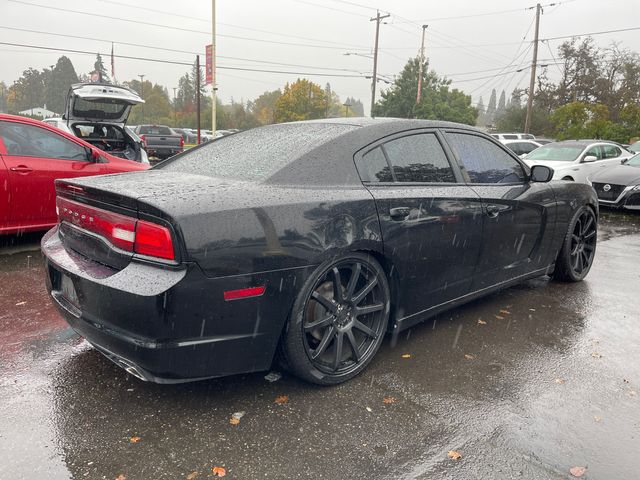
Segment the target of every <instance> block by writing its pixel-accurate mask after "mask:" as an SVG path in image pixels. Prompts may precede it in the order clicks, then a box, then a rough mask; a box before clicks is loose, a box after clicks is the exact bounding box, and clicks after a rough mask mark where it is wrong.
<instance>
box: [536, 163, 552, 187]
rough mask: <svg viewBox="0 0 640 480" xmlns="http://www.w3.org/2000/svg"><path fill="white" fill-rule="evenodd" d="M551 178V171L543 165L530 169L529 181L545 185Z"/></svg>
mask: <svg viewBox="0 0 640 480" xmlns="http://www.w3.org/2000/svg"><path fill="white" fill-rule="evenodd" d="M552 178H553V169H552V168H549V167H547V166H545V165H534V166H533V167H531V181H532V182H542V183H546V182H549V181H551V179H552Z"/></svg>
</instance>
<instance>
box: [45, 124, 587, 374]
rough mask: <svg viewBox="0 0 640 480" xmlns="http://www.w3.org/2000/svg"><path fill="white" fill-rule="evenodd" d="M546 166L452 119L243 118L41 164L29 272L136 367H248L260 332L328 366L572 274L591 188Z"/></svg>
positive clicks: (299, 357) (80, 325)
mask: <svg viewBox="0 0 640 480" xmlns="http://www.w3.org/2000/svg"><path fill="white" fill-rule="evenodd" d="M320 160H321V161H320ZM354 160H355V161H354ZM552 175H553V172H552V170H551V169H550V168H548V167H546V166H536V167H533V168H532V169H529V168H528V167H527V166H526V165H525V164H524V163H522V161H521V160H520V159H519V158H518V157H517V156H516V155H514V154H513V153H512V152H511V151H509V150H508V149H506V148H505V147H504V146H503V145H501V144H500V143H499V142H497V141H495V140H494V139H492V138H491V137H489V136H488V135H486V134H484V133H482V132H480V131H479V130H476V129H475V128H472V127H468V126H466V125H457V124H452V123H447V122H433V121H425V120H401V119H369V118H360V119H355V118H349V119H348V120H347V119H331V120H325V121H311V122H298V123H295V122H294V123H288V124H279V125H270V126H264V127H259V128H255V129H251V130H248V131H244V132H240V133H237V134H235V135H229V136H226V137H223V138H221V139H218V140H216V141H214V142H209V143H206V144H204V145H201V146H199V147H194V148H192V149H190V150H189V151H187V152H185V153H184V154H183V155H179V156H176V157H174V158H173V159H169V160H167V161H166V162H163V163H162V164H160V165H158V166H156V167H154V168H153V169H152V170H150V171H148V172H140V173H133V174H128V175H122V176H117V177H105V178H93V179H82V180H64V181H58V182H57V186H56V188H57V192H58V195H59V196H58V208H59V211H60V216H59V219H60V222H59V224H58V226H57V227H56V228H55V229H53V230H52V231H51V232H49V233H48V234H47V235H46V237H44V238H43V240H42V251H43V253H44V255H45V257H46V265H47V268H45V272H47V273H46V282H47V288H48V289H49V291H50V292H51V295H52V297H53V299H54V302H55V304H56V305H57V306H58V308H59V310H60V312H61V313H62V314H63V315H64V316H65V318H66V319H67V320H68V322H69V323H70V325H71V326H72V327H73V328H74V329H75V330H76V331H77V332H78V333H79V334H80V335H82V336H83V337H85V338H86V339H87V340H88V341H89V342H90V343H91V344H93V345H94V346H95V347H96V349H97V350H99V351H100V352H102V353H104V354H105V355H106V356H108V357H109V358H110V359H112V360H113V361H115V362H116V363H117V364H118V365H120V366H122V367H124V368H126V370H127V371H128V372H130V373H132V374H133V375H136V376H138V377H140V378H142V379H145V380H150V381H155V382H169V383H170V382H182V381H187V380H196V379H202V378H208V377H217V376H222V375H230V374H236V373H242V372H250V371H259V370H265V369H268V368H270V366H271V364H272V361H273V358H274V355H275V353H276V351H278V352H280V353H279V355H281V357H280V358H282V359H284V360H283V364H284V365H287V366H288V368H289V369H291V371H292V372H294V373H295V374H296V375H298V376H300V377H301V378H303V379H305V380H308V381H310V382H314V383H319V384H335V383H339V382H343V381H345V380H348V379H349V378H351V377H353V376H355V375H356V374H358V373H359V372H361V371H362V370H363V369H364V368H365V366H366V365H367V364H368V363H369V361H371V359H372V358H373V356H374V355H375V353H376V351H377V350H378V348H379V347H380V344H381V342H382V339H383V336H384V334H385V332H387V331H393V332H396V333H397V332H400V331H402V330H405V329H407V328H410V327H412V326H414V325H415V324H417V323H418V322H420V321H422V320H424V319H426V318H428V317H430V316H433V315H435V314H437V313H439V312H442V311H443V310H446V309H448V308H451V307H454V306H457V305H460V304H462V303H464V302H467V301H470V300H472V299H475V298H478V297H480V296H483V295H486V294H489V293H492V292H495V291H497V290H499V289H502V288H505V287H508V286H510V285H514V284H516V283H519V282H521V281H523V280H526V279H529V278H533V277H538V276H541V275H545V274H553V276H554V277H555V278H557V279H560V280H566V281H579V280H582V279H583V278H584V277H585V275H586V274H587V273H588V271H589V269H590V267H591V263H592V261H593V258H594V255H595V248H596V238H597V237H596V229H597V216H598V203H597V198H596V194H595V192H594V191H593V189H592V188H591V187H590V186H588V185H582V184H576V183H561V184H557V185H553V186H551V185H550V184H549V183H546V182H548V181H549V180H550V179H551V177H552ZM77 214H79V215H80V218H78V215H77ZM83 216H84V217H83ZM87 217H91V218H96V219H99V221H98V222H94V223H90V222H87V221H86V220H83V218H87ZM112 225H118V228H119V230H118V232H117V234H116V233H115V232H114V230H112V229H111V226H112ZM95 238H101V239H103V241H101V242H95V241H94V239H95ZM73 252H78V253H79V254H80V255H79V256H78V255H76V254H75V253H73ZM71 256H74V260H73V261H71V260H70V257H71Z"/></svg>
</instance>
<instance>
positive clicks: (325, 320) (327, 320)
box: [304, 315, 333, 332]
mask: <svg viewBox="0 0 640 480" xmlns="http://www.w3.org/2000/svg"><path fill="white" fill-rule="evenodd" d="M332 320H333V315H327V316H326V317H324V318H322V319H320V320H316V321H315V322H312V323H309V324H307V325H305V326H304V329H305V331H307V332H308V331H310V330H315V329H316V328H322V327H325V326H327V325H329V324H330V323H331V321H332Z"/></svg>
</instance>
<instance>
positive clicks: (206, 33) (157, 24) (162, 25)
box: [7, 0, 368, 50]
mask: <svg viewBox="0 0 640 480" xmlns="http://www.w3.org/2000/svg"><path fill="white" fill-rule="evenodd" d="M7 1H8V2H12V3H17V4H21V5H27V6H30V7H40V8H47V9H49V10H56V11H60V12H65V13H74V14H77V15H86V16H90V17H99V18H101V19H103V20H104V19H109V20H116V21H120V22H127V23H133V24H136V25H146V26H150V27H157V28H166V29H170V30H177V31H181V32H189V33H198V34H204V35H208V36H210V35H211V32H209V31H204V30H195V29H191V28H183V27H175V26H173V25H165V24H161V23H152V22H144V21H142V20H131V19H128V18H120V17H113V16H109V15H103V14H98V13H91V12H82V11H79V10H71V9H68V8H60V7H53V6H51V5H42V4H39V3H31V2H26V1H23V0H7ZM296 1H302V0H296ZM217 36H219V37H225V38H233V39H238V40H247V41H250V42H260V43H272V44H276V45H289V46H294V47H309V48H324V49H329V50H344V49H345V48H347V46H345V47H337V46H335V47H333V46H329V45H313V44H310V43H300V42H297V43H293V42H282V41H278V40H266V39H264V38H252V37H242V36H239V35H228V34H218V35H217ZM348 48H351V47H348ZM355 49H356V50H368V49H365V48H355Z"/></svg>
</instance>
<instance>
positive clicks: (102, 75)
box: [93, 53, 111, 83]
mask: <svg viewBox="0 0 640 480" xmlns="http://www.w3.org/2000/svg"><path fill="white" fill-rule="evenodd" d="M93 71H94V72H98V76H99V81H101V82H104V83H109V82H110V81H111V80H110V79H109V74H108V73H107V69H106V68H105V66H104V63H103V62H102V55H100V54H99V53H96V61H95V63H94V64H93Z"/></svg>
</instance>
